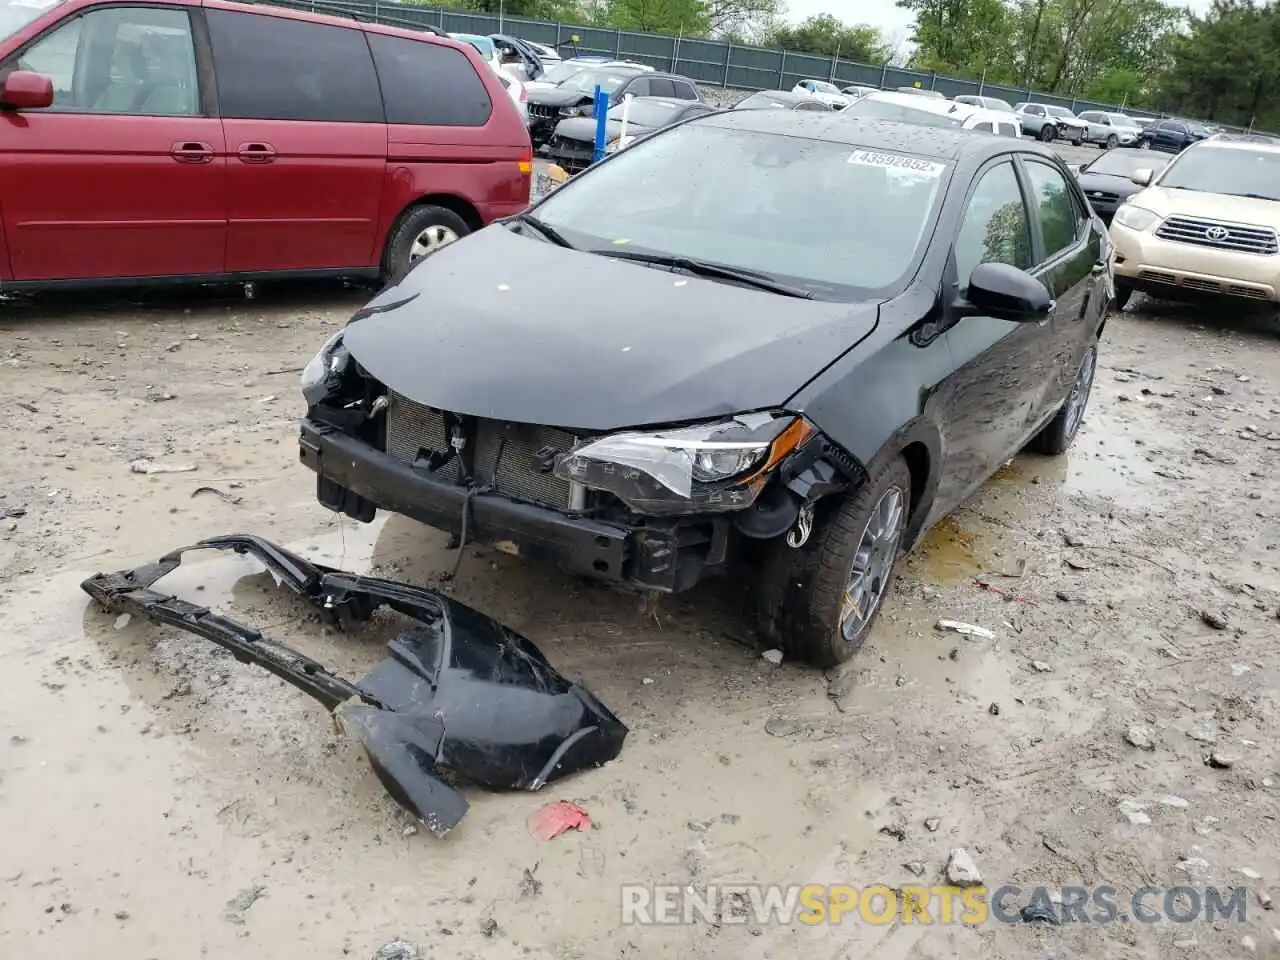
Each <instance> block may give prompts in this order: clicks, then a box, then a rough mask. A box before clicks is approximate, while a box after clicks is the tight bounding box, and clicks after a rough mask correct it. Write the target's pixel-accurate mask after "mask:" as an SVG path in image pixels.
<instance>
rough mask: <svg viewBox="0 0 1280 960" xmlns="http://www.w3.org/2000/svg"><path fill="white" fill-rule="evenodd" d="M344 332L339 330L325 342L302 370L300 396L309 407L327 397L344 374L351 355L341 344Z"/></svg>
mask: <svg viewBox="0 0 1280 960" xmlns="http://www.w3.org/2000/svg"><path fill="white" fill-rule="evenodd" d="M345 332H346V331H345V329H343V330H339V331H338V332H337V333H335V334H334V335H333V336H331V337H330V338H329V339H328V340H326V341H325V342H324V346H323V347H321V348H320V352H319V353H317V354H316V355H315V356H314V357H312V358H311V360H310V362H308V363H307V365H306V366H305V367H303V368H302V377H301V387H302V396H303V397H304V398H305V399H306V401H307V406H309V407H311V406H315V405H316V404H317V403H319V402H320V401H321V400H323V399H324V398H325V397H326V396H328V395H329V393H331V392H332V387H333V386H334V385H336V383H337V381H339V380H341V379H342V375H343V373H345V372H346V369H347V363H348V361H349V360H350V359H351V354H350V353H348V352H347V348H346V347H345V346H343V344H342V335H343V333H345Z"/></svg>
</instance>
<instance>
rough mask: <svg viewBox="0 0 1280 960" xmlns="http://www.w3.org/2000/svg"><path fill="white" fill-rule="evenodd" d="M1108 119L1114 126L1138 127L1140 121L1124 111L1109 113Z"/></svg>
mask: <svg viewBox="0 0 1280 960" xmlns="http://www.w3.org/2000/svg"><path fill="white" fill-rule="evenodd" d="M1106 116H1107V119H1108V120H1110V121H1111V125H1112V126H1113V127H1137V126H1138V121H1137V120H1135V119H1133V117H1126V116H1125V115H1124V114H1123V113H1108V114H1107V115H1106Z"/></svg>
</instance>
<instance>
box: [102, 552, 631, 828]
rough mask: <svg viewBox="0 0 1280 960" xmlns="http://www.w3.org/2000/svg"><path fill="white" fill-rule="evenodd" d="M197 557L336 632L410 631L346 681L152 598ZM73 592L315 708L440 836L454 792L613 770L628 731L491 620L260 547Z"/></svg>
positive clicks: (456, 811)
mask: <svg viewBox="0 0 1280 960" xmlns="http://www.w3.org/2000/svg"><path fill="white" fill-rule="evenodd" d="M197 550H231V551H234V552H235V553H239V554H250V555H252V556H254V557H255V558H257V559H258V560H259V561H261V562H262V563H263V564H264V565H265V566H266V567H267V569H268V570H269V571H270V572H271V574H272V576H273V577H274V578H275V579H276V581H277V582H278V583H282V584H283V585H284V586H286V587H287V588H288V589H289V590H291V591H292V592H294V593H296V594H297V595H299V596H300V597H302V598H303V599H304V600H306V601H307V602H308V603H310V604H311V605H313V606H314V607H315V608H316V609H317V610H319V611H320V613H321V615H322V618H323V619H325V620H327V621H329V622H331V623H333V624H334V625H336V626H337V627H339V628H340V629H351V628H352V627H354V626H356V625H359V624H361V623H364V622H366V621H368V620H369V619H370V617H372V616H373V614H374V611H375V610H377V609H378V608H380V607H384V606H385V607H387V608H389V609H391V610H394V611H396V612H398V613H400V614H402V615H404V616H406V617H408V618H410V619H411V620H412V621H413V626H412V627H411V628H409V629H408V630H405V631H404V632H403V633H401V634H400V635H398V636H397V637H395V639H393V640H392V641H391V642H390V643H389V644H388V645H387V649H388V655H387V656H386V657H385V658H384V659H383V660H381V661H380V662H379V663H377V664H376V665H375V666H374V667H373V669H372V670H370V671H369V672H368V673H367V674H366V675H365V676H364V677H363V678H362V679H361V680H359V681H357V682H352V681H350V680H347V679H344V678H342V677H340V676H337V675H336V674H334V673H332V672H330V671H329V670H327V669H326V668H325V667H324V666H323V665H321V664H320V663H318V662H316V661H315V660H313V659H311V658H310V657H308V656H306V655H305V654H303V653H300V652H299V651H297V650H293V649H291V648H289V647H287V646H284V645H283V644H280V643H277V642H276V641H274V640H271V639H270V638H268V637H265V636H264V635H263V634H262V633H260V632H259V631H257V630H255V629H253V628H251V627H248V626H245V625H243V624H240V623H237V622H236V621H234V620H231V619H228V618H227V617H224V616H222V615H220V614H217V613H215V612H213V611H211V610H209V609H208V608H207V607H203V606H200V605H198V604H193V603H189V602H187V601H185V600H182V599H180V598H178V597H176V596H173V595H172V594H169V593H164V592H160V591H157V590H154V589H153V587H154V585H155V584H156V582H157V581H158V580H160V579H161V578H162V577H164V576H166V575H168V574H170V573H172V572H173V571H174V570H176V569H177V568H178V566H179V565H180V564H181V563H182V559H183V557H184V555H185V554H187V553H189V552H192V551H197ZM81 586H82V588H83V589H84V591H85V592H86V593H88V594H89V596H91V597H92V598H93V599H94V600H95V601H97V602H98V603H99V604H100V605H101V606H102V607H103V609H105V610H107V611H109V612H111V613H128V614H134V615H137V616H140V617H143V618H146V619H148V620H150V621H153V622H155V623H159V624H164V625H168V626H172V627H177V628H178V629H181V630H185V631H187V632H188V633H193V634H195V635H197V636H200V637H203V638H205V639H206V640H209V641H211V642H213V643H215V644H217V645H218V646H220V647H223V648H224V649H226V650H228V651H230V653H231V654H232V655H233V656H234V657H235V658H236V659H237V660H239V661H241V662H242V663H252V664H255V665H257V666H259V667H262V668H263V669H265V670H267V671H269V672H270V673H273V674H275V675H276V676H277V677H279V678H280V679H282V680H284V681H285V682H286V683H289V684H291V685H292V686H294V687H297V688H298V689H299V690H301V691H302V692H303V693H306V694H308V695H309V696H311V697H313V698H315V699H316V700H318V701H319V702H320V703H321V704H322V705H323V706H324V707H325V709H326V710H328V711H329V712H330V713H331V714H332V715H333V716H334V717H335V719H336V720H337V722H338V724H339V726H340V728H341V729H342V730H343V731H344V732H345V733H347V734H348V735H349V736H351V737H352V738H353V739H355V740H357V741H358V742H359V743H360V744H361V745H362V746H363V748H364V750H365V752H366V753H367V754H368V757H369V760H370V762H371V763H372V765H373V769H374V771H375V773H376V775H377V777H378V779H379V781H380V782H381V783H382V785H383V786H384V788H385V789H386V790H387V792H388V793H389V794H390V795H391V797H392V798H393V799H394V800H395V801H396V802H397V803H398V804H400V805H401V806H402V807H404V808H405V809H406V810H408V811H409V812H410V813H412V814H413V815H414V816H415V817H417V818H418V820H420V821H421V822H422V823H423V825H424V826H426V827H427V829H429V830H430V831H431V832H432V833H433V834H435V835H436V836H439V837H443V836H445V835H446V834H448V833H449V832H450V831H451V830H452V829H453V828H454V827H455V826H456V825H457V824H458V822H459V821H460V820H461V819H462V818H463V816H464V815H465V813H466V811H467V801H466V799H465V798H464V797H463V795H462V794H461V793H460V792H459V790H458V786H457V784H458V783H463V782H465V783H472V784H476V785H479V786H482V787H486V788H489V789H492V790H538V789H540V788H541V787H542V786H544V785H545V784H547V783H550V782H552V781H555V780H558V779H560V778H561V777H564V776H567V775H569V774H572V773H574V772H577V771H580V770H584V769H587V768H589V767H596V766H600V765H602V764H604V763H607V762H608V761H610V760H613V759H614V758H615V757H617V756H618V754H619V753H620V751H621V749H622V744H623V741H624V739H625V738H626V735H627V728H626V726H625V725H624V724H623V723H622V722H621V721H620V720H619V719H618V718H617V717H616V716H614V714H613V713H612V712H611V711H610V710H609V709H608V708H607V707H606V706H604V705H603V704H602V703H600V701H598V700H597V699H596V698H595V697H594V696H593V695H592V694H591V693H590V692H588V691H587V690H586V689H584V688H583V687H581V686H579V685H578V684H575V683H572V682H570V681H569V680H567V679H566V678H565V677H563V676H562V675H561V674H560V673H558V672H557V671H556V669H555V668H554V667H553V666H552V665H551V664H550V662H549V661H548V660H547V659H546V657H545V656H543V654H542V652H541V651H540V650H538V648H537V647H535V646H534V645H533V644H532V643H531V642H530V641H529V640H527V639H525V638H524V637H522V636H520V635H519V634H516V633H514V632H513V631H511V630H510V629H508V628H507V627H505V626H503V625H502V624H500V623H498V622H497V621H496V620H493V619H492V618H490V617H487V616H485V615H484V614H482V613H480V612H479V611H477V610H474V609H472V608H471V607H468V606H465V605H463V604H461V603H458V602H456V601H454V600H451V599H449V598H447V597H444V596H441V595H440V594H438V593H435V592H433V591H430V590H426V589H423V588H421V587H416V586H413V585H410V584H405V583H398V582H395V581H392V580H382V579H378V578H375V577H363V576H357V575H355V574H351V573H346V572H344V571H342V570H337V569H335V568H332V567H327V566H323V565H321V564H317V563H312V562H310V561H308V560H305V559H304V558H302V557H299V556H297V555H296V554H293V553H291V552H289V551H287V550H285V549H284V548H282V547H279V546H277V545H275V544H273V543H270V542H269V541H266V540H263V539H261V538H259V537H254V536H248V535H243V534H235V535H230V536H223V537H215V538H212V539H208V540H202V541H201V542H199V543H197V544H194V545H192V546H190V547H184V548H182V549H179V550H174V551H172V552H171V553H169V554H167V555H165V556H164V557H162V558H160V560H158V561H157V562H155V563H151V564H148V565H146V566H143V567H139V568H137V569H133V570H122V571H119V572H116V573H106V574H102V573H100V574H96V575H95V576H92V577H90V578H89V579H87V580H85V581H84V583H83V584H82V585H81Z"/></svg>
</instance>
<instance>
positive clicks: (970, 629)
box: [935, 620, 996, 640]
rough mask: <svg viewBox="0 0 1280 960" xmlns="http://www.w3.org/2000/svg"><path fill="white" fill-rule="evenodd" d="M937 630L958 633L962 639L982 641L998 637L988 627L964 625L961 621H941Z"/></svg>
mask: <svg viewBox="0 0 1280 960" xmlns="http://www.w3.org/2000/svg"><path fill="white" fill-rule="evenodd" d="M935 629H937V630H950V631H951V632H953V633H958V634H960V635H961V636H962V637H977V638H978V639H980V640H994V639H995V637H996V635H995V634H994V633H992V632H991V631H990V630H988V629H987V628H986V627H978V626H975V625H973V624H972V623H963V622H961V621H960V620H939V621H938V622H937V624H936V626H935Z"/></svg>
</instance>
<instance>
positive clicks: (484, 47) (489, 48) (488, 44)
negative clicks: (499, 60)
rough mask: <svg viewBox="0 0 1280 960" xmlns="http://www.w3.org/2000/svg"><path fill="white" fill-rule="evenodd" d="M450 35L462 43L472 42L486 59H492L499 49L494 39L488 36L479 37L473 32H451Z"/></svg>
mask: <svg viewBox="0 0 1280 960" xmlns="http://www.w3.org/2000/svg"><path fill="white" fill-rule="evenodd" d="M449 36H450V38H452V39H454V40H458V41H461V42H462V43H469V44H471V45H472V46H473V47H475V48H476V50H477V51H479V53H480V56H482V57H484V59H486V60H492V59H493V55H494V52H495V51H496V49H497V48H496V47H494V45H493V41H492V40H490V39H489V38H488V37H478V36H476V35H475V34H471V33H451V34H449Z"/></svg>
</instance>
